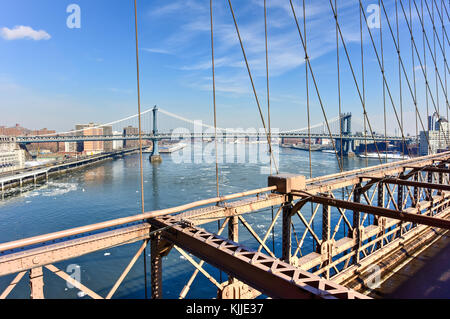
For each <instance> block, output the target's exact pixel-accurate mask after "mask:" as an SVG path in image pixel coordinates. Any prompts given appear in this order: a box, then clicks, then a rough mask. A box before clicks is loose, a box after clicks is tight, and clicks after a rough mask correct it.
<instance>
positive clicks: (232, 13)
mask: <svg viewBox="0 0 450 319" xmlns="http://www.w3.org/2000/svg"><path fill="white" fill-rule="evenodd" d="M228 5H229V7H230V11H231V15H232V17H233V22H234V26H235V28H236V33H237V36H238V39H239V43H240V45H241V49H242V54H243V56H244V60H245V65H246V67H247V72H248V76H249V78H250V82H251V85H252V89H253V95H254V96H255V100H256V105H257V106H258V111H259V116H260V117H261V122H262V125H263V127H264V132H265V134H266V138H267V143H268V144H269V152H270V154H271V157H272V159H273V165H274V167H275V170H276V172H277V174H278V166H277V163H276V161H275V157H274V156H273V152H272V141H271V140H270V138H269V133H268V132H267V128H266V122H265V121H264V115H263V113H262V110H261V105H260V104H259V99H258V94H257V93H256V88H255V83H254V82H253V77H252V73H251V71H250V66H249V64H248V60H247V55H246V54H245V49H244V44H243V43H242V38H241V34H240V32H239V27H238V24H237V21H236V17H235V15H234V10H233V6H232V5H231V0H228Z"/></svg>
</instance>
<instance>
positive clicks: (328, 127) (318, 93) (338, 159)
mask: <svg viewBox="0 0 450 319" xmlns="http://www.w3.org/2000/svg"><path fill="white" fill-rule="evenodd" d="M289 2H290V4H291V9H292V13H293V15H294V20H295V23H296V25H297V30H298V34H299V36H300V40H301V43H302V46H303V50H304V51H305V54H306V55H307V50H306V44H305V41H304V39H303V35H302V31H301V30H300V26H299V24H298V19H297V15H296V13H295V9H294V5H293V4H292V0H289ZM306 63H307V64H308V67H309V71H310V73H311V78H312V80H313V82H314V87H315V89H316V93H317V97H318V99H319V104H320V107H321V109H322V114H323V117H324V119H325V123H326V126H327V129H328V133H329V136H330V139H331V142H332V144H333V148H334V152H335V155H336V159H337V161H338V164H339V169H340V171H341V172H342V171H343V170H344V167H343V163H342V162H341V161H340V158H339V154H338V152H337V149H336V145H335V142H334V139H333V135H332V133H331V130H330V125H329V123H328V118H327V114H326V112H325V108H324V105H323V102H322V98H321V96H320V92H319V88H318V86H317V82H316V78H315V76H314V72H313V69H312V67H311V61H310V59H309V58H308V59H307V60H306Z"/></svg>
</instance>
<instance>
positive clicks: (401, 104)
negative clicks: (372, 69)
mask: <svg viewBox="0 0 450 319" xmlns="http://www.w3.org/2000/svg"><path fill="white" fill-rule="evenodd" d="M397 1H398V0H395V21H396V25H397V54H398V88H399V96H400V123H401V127H402V129H403V130H404V125H403V95H402V73H401V62H400V32H399V28H398V5H397ZM402 154H403V155H405V142H404V141H403V144H402Z"/></svg>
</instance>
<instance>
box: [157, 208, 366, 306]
mask: <svg viewBox="0 0 450 319" xmlns="http://www.w3.org/2000/svg"><path fill="white" fill-rule="evenodd" d="M178 221H179V220H178V219H176V218H174V217H171V216H166V217H160V218H156V219H151V220H149V223H151V224H152V225H153V226H155V227H156V228H164V227H167V226H170V228H167V229H165V230H163V231H162V236H163V238H164V239H166V240H168V241H170V242H172V243H173V244H175V245H177V246H179V247H181V248H183V249H184V250H186V251H189V252H190V253H192V254H194V255H195V256H197V257H198V258H201V259H203V260H205V261H206V262H208V263H209V264H211V265H213V266H215V267H217V268H219V269H221V270H223V271H225V272H227V273H228V274H229V275H231V276H232V277H235V278H237V279H238V280H240V281H242V282H244V283H246V284H248V285H249V286H251V287H254V288H255V289H257V290H259V291H261V292H262V293H264V294H266V295H268V296H270V297H272V298H285V299H294V298H302V299H304V298H327V299H334V298H345V299H347V298H352V299H354V298H356V299H359V298H361V299H363V298H367V297H366V296H364V295H362V294H359V293H357V292H355V291H352V290H349V289H347V288H345V287H343V286H340V285H337V284H336V283H334V282H332V281H329V280H325V279H322V278H320V277H319V276H316V275H313V274H311V273H309V272H306V271H303V270H300V269H298V268H296V267H294V266H292V265H290V264H287V263H285V262H283V261H281V260H279V259H276V258H272V257H269V256H267V255H265V254H262V253H260V252H255V251H250V250H248V249H246V248H244V247H243V246H240V245H238V244H236V243H234V242H231V241H229V240H226V239H224V238H222V237H219V236H217V235H215V234H212V233H209V232H207V231H205V230H203V229H199V228H197V227H195V226H193V225H187V224H181V225H180V224H177V223H178Z"/></svg>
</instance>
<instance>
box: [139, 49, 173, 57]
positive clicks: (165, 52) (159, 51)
mask: <svg viewBox="0 0 450 319" xmlns="http://www.w3.org/2000/svg"><path fill="white" fill-rule="evenodd" d="M141 50H142V51H145V52H149V53H158V54H170V55H172V54H173V52H171V51H169V50H166V49H156V48H142V49H141Z"/></svg>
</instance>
